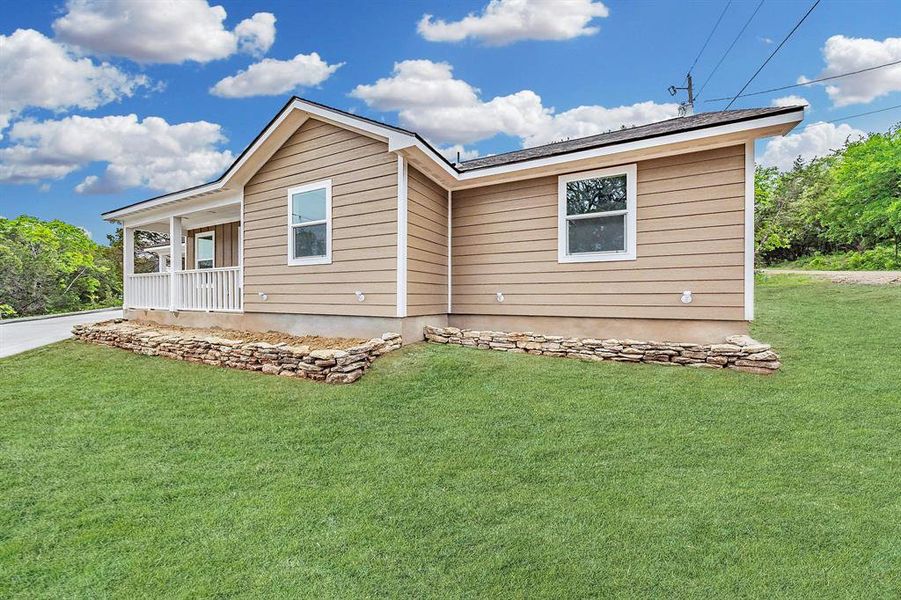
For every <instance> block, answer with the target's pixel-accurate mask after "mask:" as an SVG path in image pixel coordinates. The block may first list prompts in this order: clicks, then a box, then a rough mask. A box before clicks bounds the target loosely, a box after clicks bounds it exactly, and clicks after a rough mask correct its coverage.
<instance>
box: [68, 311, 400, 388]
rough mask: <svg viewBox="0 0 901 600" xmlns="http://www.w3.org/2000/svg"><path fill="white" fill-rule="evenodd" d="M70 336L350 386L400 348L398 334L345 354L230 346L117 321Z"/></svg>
mask: <svg viewBox="0 0 901 600" xmlns="http://www.w3.org/2000/svg"><path fill="white" fill-rule="evenodd" d="M72 334H73V335H74V336H75V337H76V338H77V339H80V340H83V341H85V342H91V343H94V344H102V345H104V346H112V347H114V348H124V349H126V350H131V351H132V352H135V353H137V354H145V355H147V356H164V357H166V358H175V359H178V360H186V361H189V362H194V363H203V364H206V365H213V366H217V367H230V368H232V369H244V370H247V371H261V372H263V373H270V374H273V375H282V376H284V377H300V378H303V379H312V380H315V381H324V382H326V383H353V382H354V381H356V380H357V379H359V378H360V377H362V376H363V373H365V372H366V370H367V369H368V368H369V366H370V365H371V364H372V361H374V360H375V359H376V358H378V357H379V356H382V355H383V354H387V353H388V352H391V351H393V350H397V349H398V348H400V347H401V345H402V342H403V340H402V338H401V336H400V334H398V333H386V334H384V335H382V337H380V338H373V339H371V340H369V341H368V342H365V343H363V344H360V345H359V346H354V347H352V348H345V349H343V350H329V349H324V350H323V349H316V350H311V349H310V347H309V346H290V345H288V344H269V343H267V342H247V341H240V340H232V339H228V338H224V337H220V336H217V335H215V333H214V332H210V334H209V335H197V334H189V333H175V332H171V331H160V330H157V329H155V328H153V327H149V326H144V325H135V324H132V323H129V322H128V321H125V320H121V319H116V320H114V321H107V322H104V323H95V324H92V325H76V326H75V327H73V328H72Z"/></svg>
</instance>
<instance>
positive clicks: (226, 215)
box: [126, 204, 241, 233]
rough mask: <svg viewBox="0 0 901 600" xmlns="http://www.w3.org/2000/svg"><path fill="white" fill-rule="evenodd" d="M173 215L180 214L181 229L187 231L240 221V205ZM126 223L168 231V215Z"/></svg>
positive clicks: (151, 229)
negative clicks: (135, 222) (151, 219)
mask: <svg viewBox="0 0 901 600" xmlns="http://www.w3.org/2000/svg"><path fill="white" fill-rule="evenodd" d="M175 216H180V217H181V218H182V221H181V228H182V231H188V230H189V229H199V228H201V227H209V226H210V225H219V224H221V223H232V222H234V221H240V220H241V205H240V204H226V205H224V206H217V207H215V208H207V209H203V210H197V211H194V212H189V213H184V214H179V215H175ZM126 225H127V226H129V227H134V229H141V230H144V231H156V232H159V233H169V216H165V217H161V218H159V219H158V220H154V221H148V222H142V223H140V224H137V225H133V226H132V225H130V224H129V223H126Z"/></svg>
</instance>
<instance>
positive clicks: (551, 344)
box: [425, 326, 782, 375]
mask: <svg viewBox="0 0 901 600" xmlns="http://www.w3.org/2000/svg"><path fill="white" fill-rule="evenodd" d="M425 338H426V340H428V341H430V342H434V343H437V344H457V345H460V346H469V347H472V348H481V349H484V350H500V351H502V352H522V353H528V354H538V355H542V356H562V357H567V358H578V359H581V360H587V361H601V360H612V361H616V362H642V363H652V364H655V365H667V366H685V367H694V368H698V369H723V368H728V369H733V370H735V371H744V372H747V373H757V374H760V375H769V374H770V373H773V372H774V371H776V370H777V369H779V367H781V366H782V363H781V362H779V355H778V354H776V353H775V352H773V350H772V348H771V347H770V345H769V344H761V343H760V342H758V341H756V340H754V339H751V338H750V337H748V336H746V335H733V336H730V337H728V338H726V339H725V340H724V343H722V344H706V345H701V344H692V343H684V342H640V341H637V340H615V339H609V340H597V339H591V338H567V337H562V336H554V335H541V334H537V333H532V332H510V333H507V332H503V331H475V330H472V329H457V328H456V327H430V326H429V327H426V328H425Z"/></svg>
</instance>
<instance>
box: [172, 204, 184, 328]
mask: <svg viewBox="0 0 901 600" xmlns="http://www.w3.org/2000/svg"><path fill="white" fill-rule="evenodd" d="M181 235H182V233H181V217H169V262H170V264H171V268H170V269H169V310H171V311H176V310H178V305H179V303H180V300H181V299H180V298H179V297H178V272H179V271H181Z"/></svg>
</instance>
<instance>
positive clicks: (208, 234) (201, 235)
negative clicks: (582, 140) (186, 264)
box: [194, 229, 216, 270]
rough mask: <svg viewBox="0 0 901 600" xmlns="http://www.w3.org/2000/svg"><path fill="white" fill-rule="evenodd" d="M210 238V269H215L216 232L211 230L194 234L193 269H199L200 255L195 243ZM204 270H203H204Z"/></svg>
mask: <svg viewBox="0 0 901 600" xmlns="http://www.w3.org/2000/svg"><path fill="white" fill-rule="evenodd" d="M206 238H210V239H211V240H213V266H212V267H210V268H211V269H215V268H216V230H215V229H211V230H210V231H201V232H200V233H195V234H194V269H200V268H201V267H200V253H199V252H197V241H198V240H201V239H206ZM204 270H205V269H204Z"/></svg>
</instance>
